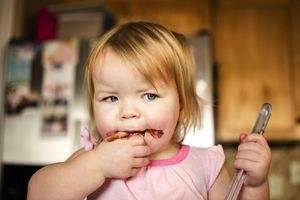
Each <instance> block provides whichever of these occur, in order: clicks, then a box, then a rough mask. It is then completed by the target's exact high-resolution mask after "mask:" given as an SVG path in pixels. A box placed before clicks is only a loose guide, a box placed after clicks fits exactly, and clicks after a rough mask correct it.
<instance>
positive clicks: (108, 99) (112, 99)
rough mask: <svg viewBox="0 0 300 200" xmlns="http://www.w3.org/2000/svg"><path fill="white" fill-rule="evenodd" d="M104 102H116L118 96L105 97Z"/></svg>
mask: <svg viewBox="0 0 300 200" xmlns="http://www.w3.org/2000/svg"><path fill="white" fill-rule="evenodd" d="M103 101H106V102H115V101H118V97H116V96H108V97H104V98H103Z"/></svg>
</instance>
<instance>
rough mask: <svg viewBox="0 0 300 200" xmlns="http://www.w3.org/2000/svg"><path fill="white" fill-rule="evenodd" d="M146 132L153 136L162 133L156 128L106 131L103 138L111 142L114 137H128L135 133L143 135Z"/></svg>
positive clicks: (155, 136)
mask: <svg viewBox="0 0 300 200" xmlns="http://www.w3.org/2000/svg"><path fill="white" fill-rule="evenodd" d="M146 133H149V134H150V135H151V136H152V137H154V138H160V137H161V136H162V135H163V131H162V130H156V129H146V130H144V131H117V132H113V133H108V134H107V137H106V138H105V141H106V142H111V141H114V140H116V139H121V138H128V137H132V136H137V135H142V136H145V134H146Z"/></svg>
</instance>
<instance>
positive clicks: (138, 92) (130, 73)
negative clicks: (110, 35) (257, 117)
mask: <svg viewBox="0 0 300 200" xmlns="http://www.w3.org/2000/svg"><path fill="white" fill-rule="evenodd" d="M95 69H96V70H95V73H94V77H93V79H94V80H93V81H94V87H95V94H94V98H93V105H94V107H93V108H94V117H95V123H96V127H97V130H98V131H99V133H101V135H102V137H103V138H106V137H107V134H111V133H115V132H117V131H126V132H130V133H132V132H143V131H146V130H150V129H151V130H158V131H162V133H163V134H162V136H159V137H157V136H155V135H154V136H153V135H151V134H146V136H145V137H147V141H148V145H149V146H150V147H151V149H152V151H153V153H154V154H157V155H159V154H160V153H162V152H163V151H167V150H168V147H169V148H171V147H172V146H173V145H174V144H173V142H172V136H173V133H174V131H175V128H176V125H177V122H178V119H179V115H180V104H179V97H178V92H177V89H176V85H175V83H174V82H171V81H170V82H171V83H169V84H162V83H161V84H158V85H156V86H155V88H154V87H153V86H152V85H151V84H150V83H149V82H148V81H147V80H146V79H145V78H144V77H143V76H142V75H141V74H140V73H139V72H137V71H136V70H135V69H133V68H132V67H130V66H129V64H128V63H126V62H124V60H122V59H121V58H120V57H119V56H118V55H117V54H115V53H114V52H113V51H112V50H108V51H107V52H106V54H105V55H104V56H103V57H102V58H101V59H98V61H97V62H96V65H95ZM157 158H158V159H159V156H158V157H156V158H155V159H157Z"/></svg>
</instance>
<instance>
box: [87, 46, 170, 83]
mask: <svg viewBox="0 0 300 200" xmlns="http://www.w3.org/2000/svg"><path fill="white" fill-rule="evenodd" d="M104 68H105V69H106V70H103V69H104ZM120 69H122V70H123V71H120ZM128 69H130V71H131V72H133V73H136V74H139V75H142V76H143V78H144V79H146V80H147V81H148V82H150V83H151V84H152V85H156V84H158V83H164V84H167V83H168V82H169V81H171V80H172V78H171V77H170V73H168V70H167V66H165V64H164V63H161V62H160V61H159V60H155V58H149V56H145V57H143V56H142V57H140V56H135V55H132V54H124V53H123V52H118V51H116V50H114V49H112V48H106V49H105V50H104V51H102V52H100V53H99V54H98V55H97V57H96V59H95V62H94V64H93V66H92V73H93V77H94V78H95V77H99V76H100V75H101V76H106V75H107V74H105V73H117V74H119V75H125V74H123V73H124V72H125V71H126V72H128Z"/></svg>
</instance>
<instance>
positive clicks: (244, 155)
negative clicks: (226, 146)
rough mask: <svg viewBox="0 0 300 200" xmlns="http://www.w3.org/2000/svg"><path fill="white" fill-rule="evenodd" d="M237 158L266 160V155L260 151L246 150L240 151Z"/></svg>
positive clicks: (257, 160)
mask: <svg viewBox="0 0 300 200" xmlns="http://www.w3.org/2000/svg"><path fill="white" fill-rule="evenodd" d="M235 159H236V160H245V161H250V162H261V161H262V160H264V157H263V156H262V155H261V154H260V153H258V152H254V151H248V150H245V151H241V152H238V153H237V154H236V156H235Z"/></svg>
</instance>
